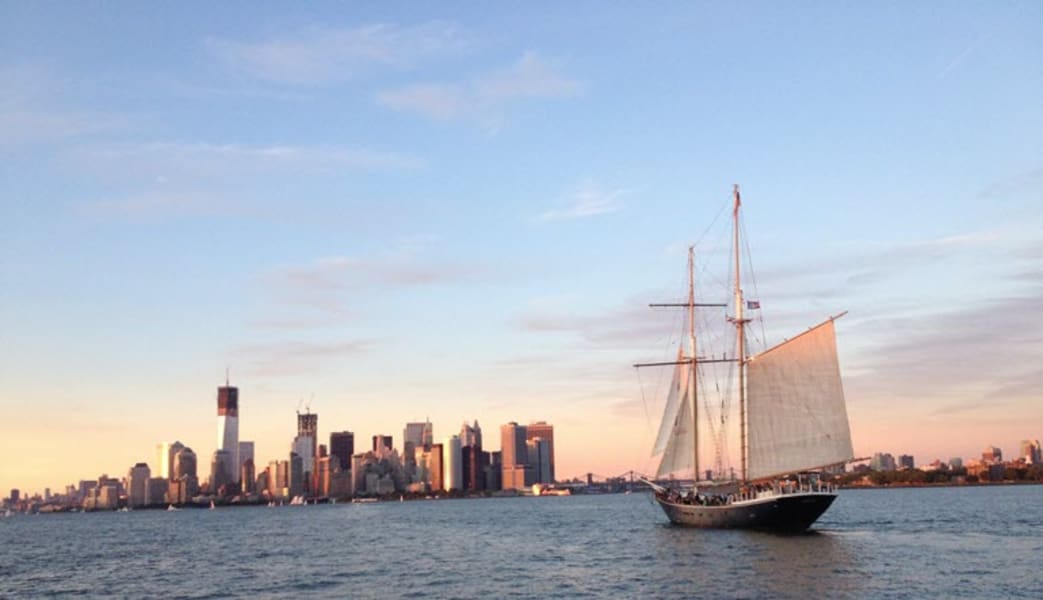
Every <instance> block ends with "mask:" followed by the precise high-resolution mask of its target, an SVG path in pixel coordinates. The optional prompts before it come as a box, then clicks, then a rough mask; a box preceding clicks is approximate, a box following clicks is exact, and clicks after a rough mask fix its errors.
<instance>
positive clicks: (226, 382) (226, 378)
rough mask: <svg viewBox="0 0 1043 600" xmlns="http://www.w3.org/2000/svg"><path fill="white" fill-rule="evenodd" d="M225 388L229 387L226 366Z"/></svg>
mask: <svg viewBox="0 0 1043 600" xmlns="http://www.w3.org/2000/svg"><path fill="white" fill-rule="evenodd" d="M225 387H228V366H227V365H226V366H225Z"/></svg>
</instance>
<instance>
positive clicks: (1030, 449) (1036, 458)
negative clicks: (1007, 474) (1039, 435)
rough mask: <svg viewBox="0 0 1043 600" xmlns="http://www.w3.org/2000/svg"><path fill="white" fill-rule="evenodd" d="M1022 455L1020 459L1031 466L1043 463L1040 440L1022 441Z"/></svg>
mask: <svg viewBox="0 0 1043 600" xmlns="http://www.w3.org/2000/svg"><path fill="white" fill-rule="evenodd" d="M1020 454H1021V455H1020V456H1019V457H1018V458H1021V459H1023V460H1024V461H1025V462H1026V463H1028V464H1030V465H1038V464H1040V463H1041V462H1043V456H1041V455H1040V446H1039V440H1021V453H1020Z"/></svg>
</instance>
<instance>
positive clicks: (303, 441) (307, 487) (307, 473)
mask: <svg viewBox="0 0 1043 600" xmlns="http://www.w3.org/2000/svg"><path fill="white" fill-rule="evenodd" d="M318 442H319V415H318V414H315V413H312V412H311V411H307V412H305V413H303V414H302V413H297V437H295V438H293V448H292V451H293V452H294V453H296V454H297V456H299V457H300V459H301V469H302V470H301V473H300V479H301V492H302V493H304V492H311V491H312V487H313V485H312V484H313V482H312V479H313V478H314V475H315V459H316V458H317V457H318V446H317V444H318ZM294 495H296V494H294Z"/></svg>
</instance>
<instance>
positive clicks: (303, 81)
mask: <svg viewBox="0 0 1043 600" xmlns="http://www.w3.org/2000/svg"><path fill="white" fill-rule="evenodd" d="M205 46H206V49H207V50H208V51H209V52H210V53H211V54H212V55H214V56H215V57H217V59H218V60H220V61H221V62H223V63H224V64H225V65H226V66H228V67H229V68H231V69H234V70H237V71H240V72H242V73H245V74H246V75H248V76H250V77H254V78H256V79H261V80H264V81H268V82H271V83H278V84H286V85H309V86H314V85H326V84H333V83H340V82H345V81H349V80H352V79H355V78H357V77H359V76H361V75H363V74H366V73H369V72H370V71H373V70H375V69H380V68H390V69H395V70H404V69H410V68H412V67H414V66H416V65H417V64H419V63H421V62H424V61H430V60H433V59H436V58H439V57H444V56H451V55H454V54H458V53H460V52H461V51H463V50H464V48H466V46H467V42H466V40H465V39H464V37H463V36H462V35H461V33H460V31H459V30H458V29H457V27H455V26H454V25H452V24H449V23H443V22H430V23H425V24H421V25H415V26H407V27H404V26H399V25H395V24H370V25H364V26H362V27H356V28H353V29H334V28H326V27H311V28H308V29H305V30H302V31H299V32H297V33H295V34H293V35H289V36H283V37H277V38H271V39H268V40H264V41H259V42H242V41H233V40H227V39H221V38H209V39H207V40H206V41H205Z"/></svg>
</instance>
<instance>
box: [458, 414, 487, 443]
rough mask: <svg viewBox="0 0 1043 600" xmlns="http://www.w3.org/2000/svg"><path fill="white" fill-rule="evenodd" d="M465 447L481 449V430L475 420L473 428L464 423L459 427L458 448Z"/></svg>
mask: <svg viewBox="0 0 1043 600" xmlns="http://www.w3.org/2000/svg"><path fill="white" fill-rule="evenodd" d="M467 446H478V447H479V448H481V447H482V428H481V427H480V426H479V425H478V420H477V419H476V420H475V422H474V426H471V425H468V424H467V423H466V422H465V423H464V424H463V425H461V426H460V447H462V448H466V447H467Z"/></svg>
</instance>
